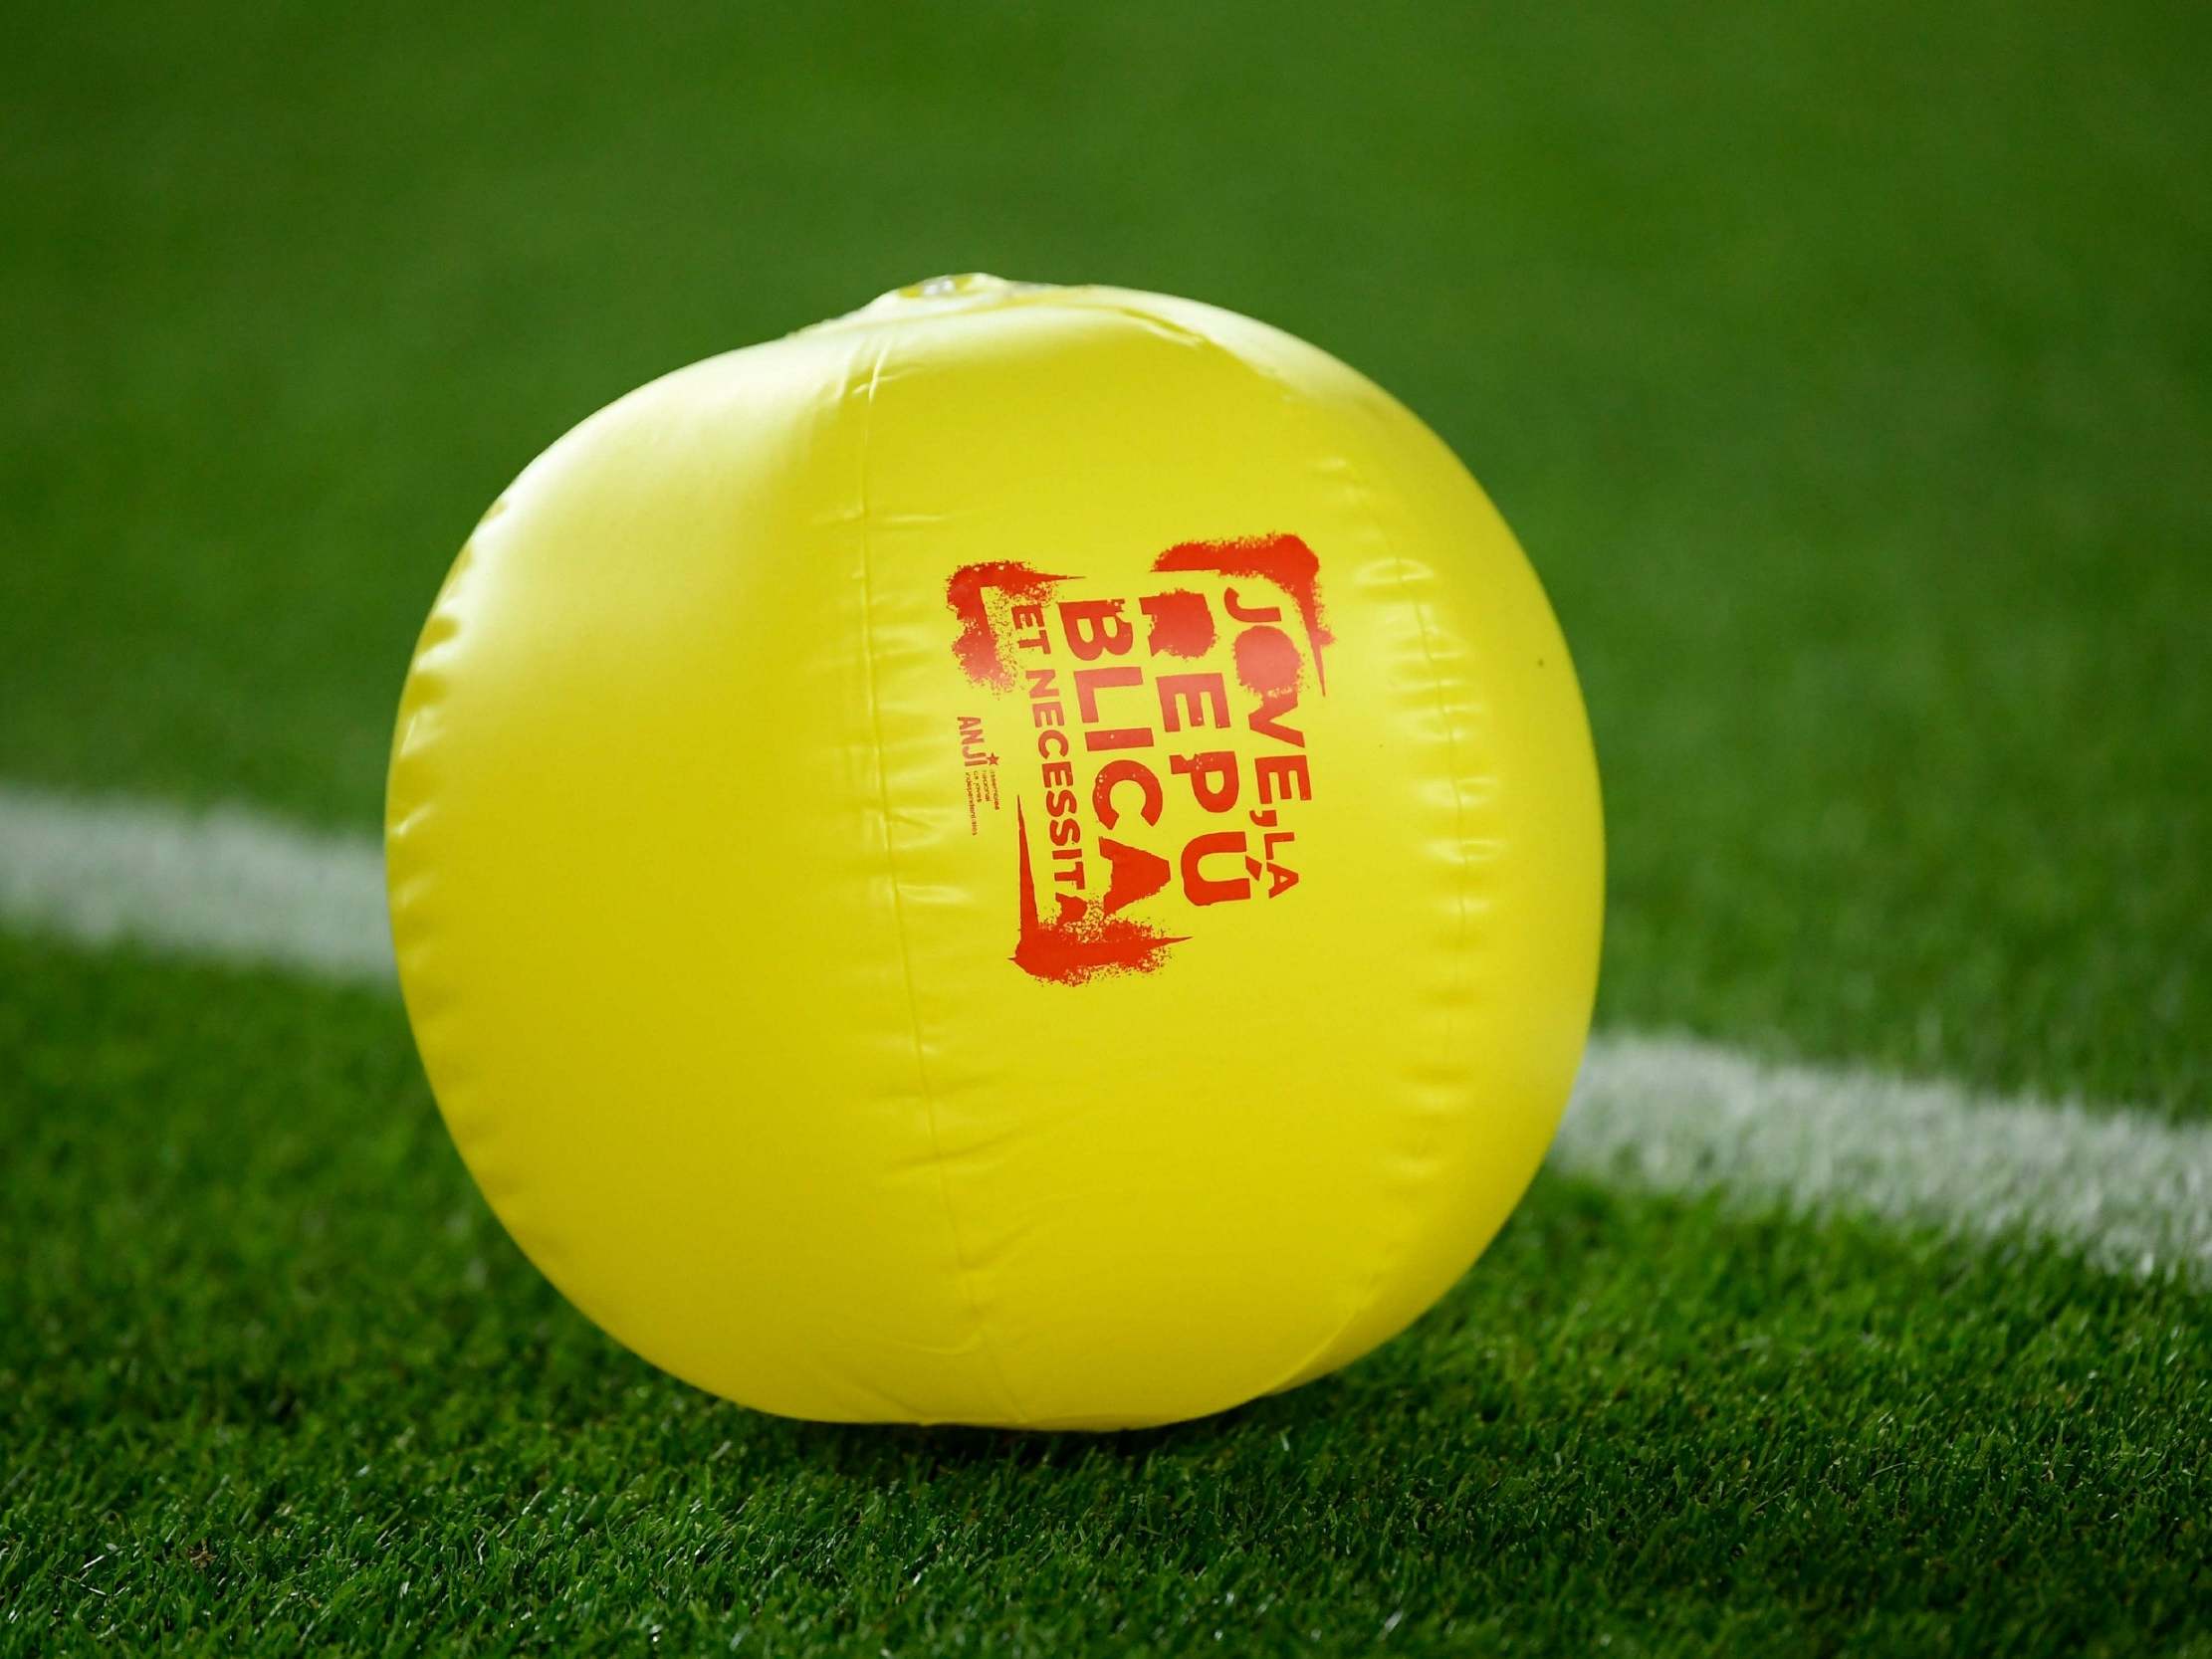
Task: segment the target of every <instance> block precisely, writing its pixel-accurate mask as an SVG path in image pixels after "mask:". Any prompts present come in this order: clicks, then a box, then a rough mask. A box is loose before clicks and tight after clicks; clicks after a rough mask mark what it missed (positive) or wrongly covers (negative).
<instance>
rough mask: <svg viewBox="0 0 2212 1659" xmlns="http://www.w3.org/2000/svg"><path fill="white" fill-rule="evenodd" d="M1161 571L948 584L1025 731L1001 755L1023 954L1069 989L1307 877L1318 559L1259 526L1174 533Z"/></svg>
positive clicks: (990, 682)
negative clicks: (1224, 533) (1101, 587)
mask: <svg viewBox="0 0 2212 1659" xmlns="http://www.w3.org/2000/svg"><path fill="white" fill-rule="evenodd" d="M1152 570H1153V574H1154V576H1155V577H1156V578H1157V580H1156V581H1155V582H1152V583H1148V584H1146V587H1147V591H1144V592H1141V593H1128V592H1122V593H1099V592H1096V591H1094V589H1095V587H1096V584H1094V583H1092V582H1089V581H1087V580H1085V579H1084V578H1082V577H1080V576H1076V575H1068V574H1054V573H1052V572H1049V571H1045V570H1041V569H1038V568H1036V567H1035V566H1033V565H1029V564H1026V563H1020V562H1013V561H1005V562H998V563H989V564H969V565H963V566H962V567H961V568H960V569H958V570H956V571H954V572H953V575H952V579H951V580H950V581H948V582H947V583H946V585H945V600H946V603H947V604H948V605H950V606H951V607H952V610H953V614H954V615H955V616H956V617H958V618H959V619H960V625H961V626H960V633H959V636H958V637H957V638H956V639H955V641H954V642H953V654H954V656H955V657H956V658H957V659H958V660H959V662H960V666H961V668H962V670H963V671H964V672H965V673H966V674H967V676H968V678H969V680H970V681H972V682H973V683H974V684H975V685H976V686H977V687H978V688H980V689H982V690H984V691H987V692H990V693H992V694H994V695H995V698H996V700H997V704H998V707H999V710H1000V711H1001V712H1000V714H999V716H998V717H997V719H999V720H1001V721H1002V720H1003V719H1004V718H1005V716H1007V715H1011V716H1013V718H1014V719H1013V724H1014V725H1015V726H1017V727H1018V736H1015V735H998V736H996V737H995V739H994V741H995V744H996V747H997V750H998V752H997V753H994V754H993V755H992V757H991V758H992V760H993V761H994V762H998V761H999V760H1000V759H1001V757H1002V758H1003V762H1004V768H1005V772H1006V776H1007V779H1008V783H1007V787H1008V788H1009V789H1011V790H1012V791H1013V792H1014V795H1015V803H1014V833H1015V842H1016V848H1015V859H1016V864H1015V880H1016V897H1017V901H1018V906H1019V930H1018V933H1017V934H1016V940H1015V944H1014V950H1013V957H1012V959H1013V961H1014V962H1015V964H1016V965H1018V966H1019V967H1021V968H1022V969H1023V970H1024V971H1025V972H1027V973H1030V974H1033V975H1034V976H1035V977H1037V978H1039V979H1046V980H1051V981H1053V982H1055V983H1059V984H1066V985H1075V984H1081V983H1082V982H1083V981H1085V980H1087V979H1089V978H1091V977H1093V976H1094V975H1096V974H1101V973H1149V972H1152V971H1154V970H1155V969H1157V968H1158V967H1160V965H1161V964H1162V963H1163V962H1165V961H1166V959H1167V956H1168V952H1169V950H1170V949H1171V948H1172V947H1174V946H1175V945H1178V944H1182V943H1184V942H1185V941H1186V940H1187V939H1189V938H1191V937H1193V936H1194V933H1193V930H1194V929H1196V928H1198V927H1200V926H1201V925H1202V924H1201V923H1200V920H1199V918H1200V916H1201V915H1202V913H1203V912H1205V911H1206V910H1208V909H1209V908H1211V907H1213V906H1217V905H1235V904H1245V903H1251V902H1254V901H1257V902H1262V903H1264V902H1269V901H1273V900H1277V899H1280V898H1282V897H1283V896H1285V895H1286V894H1289V893H1291V892H1292V891H1293V890H1295V889H1296V887H1297V886H1298V882H1299V871H1298V863H1297V859H1296V843H1297V832H1296V830H1295V829H1294V828H1293V827H1292V824H1293V823H1294V821H1295V818H1296V815H1297V807H1298V806H1299V804H1300V803H1302V802H1305V801H1309V800H1311V799H1312V798H1313V772H1312V765H1311V761H1310V759H1309V757H1308V754H1307V752H1306V736H1305V732H1304V730H1303V728H1302V727H1301V726H1299V725H1298V723H1297V716H1298V707H1299V700H1300V699H1301V698H1302V697H1304V696H1306V695H1307V694H1308V691H1309V688H1310V691H1311V692H1312V693H1313V694H1314V695H1322V694H1325V693H1326V691H1327V689H1328V687H1327V681H1326V679H1325V678H1324V675H1323V671H1322V665H1321V651H1322V647H1324V646H1326V645H1328V644H1329V643H1330V635H1329V632H1328V629H1327V628H1326V626H1325V625H1324V623H1323V620H1322V612H1321V594H1320V581H1319V576H1320V561H1319V560H1318V559H1316V558H1315V557H1314V554H1313V550H1312V549H1311V548H1310V547H1308V546H1307V545H1306V544H1305V543H1304V542H1303V541H1301V540H1299V539H1298V537H1296V536H1294V535H1258V536H1248V537H1244V538H1240V539H1237V540H1232V541H1186V542H1181V543H1179V544H1177V545H1176V546H1173V547H1170V548H1169V549H1168V550H1167V551H1166V552H1164V553H1162V554H1161V555H1160V556H1159V557H1158V558H1156V559H1154V560H1153V561H1152ZM963 724H964V726H965V725H966V723H965V722H964V723H963ZM978 740H979V742H980V740H981V739H980V737H979V739H978ZM995 791H996V784H995V782H994V795H993V804H994V805H995V803H996V793H995ZM971 799H972V801H973V796H972V797H971ZM971 812H972V813H973V805H972V806H971ZM1032 835H1033V839H1032Z"/></svg>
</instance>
